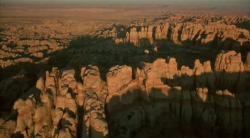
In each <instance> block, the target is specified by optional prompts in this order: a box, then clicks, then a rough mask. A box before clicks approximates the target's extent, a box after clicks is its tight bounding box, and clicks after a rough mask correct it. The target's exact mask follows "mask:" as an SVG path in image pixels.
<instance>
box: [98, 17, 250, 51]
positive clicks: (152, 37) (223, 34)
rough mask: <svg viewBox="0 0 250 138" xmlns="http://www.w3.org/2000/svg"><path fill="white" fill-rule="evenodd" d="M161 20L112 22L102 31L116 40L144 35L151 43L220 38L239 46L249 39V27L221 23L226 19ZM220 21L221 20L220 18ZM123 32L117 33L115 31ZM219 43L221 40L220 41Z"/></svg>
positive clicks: (207, 41)
mask: <svg viewBox="0 0 250 138" xmlns="http://www.w3.org/2000/svg"><path fill="white" fill-rule="evenodd" d="M172 18H173V17H172ZM172 18H170V19H167V20H163V21H162V22H161V23H160V24H157V23H154V22H153V23H151V24H150V25H144V24H131V25H129V26H122V29H120V28H121V27H120V26H119V25H118V26H114V28H113V29H111V30H110V31H105V32H103V33H102V35H103V36H105V37H112V38H113V39H114V40H115V42H117V43H124V42H126V43H133V44H134V45H136V46H138V45H140V40H142V39H148V40H149V42H150V43H151V44H153V43H154V42H155V41H157V40H170V41H172V42H173V43H174V44H176V45H182V44H186V43H188V42H191V43H192V44H200V45H209V44H210V45H212V44H213V45H215V44H216V43H219V42H223V43H225V45H229V44H230V45H232V46H234V47H237V46H242V45H244V43H246V42H249V41H250V33H249V30H247V29H243V28H240V27H237V25H235V24H230V23H225V22H226V21H225V20H226V19H222V20H219V21H214V22H205V20H206V18H205V17H200V18H204V19H201V20H199V18H198V17H197V18H194V21H182V19H183V18H181V19H179V20H177V21H176V20H173V19H172ZM223 21H224V22H223ZM121 33H122V34H124V35H119V34H121ZM220 45H221V44H220Z"/></svg>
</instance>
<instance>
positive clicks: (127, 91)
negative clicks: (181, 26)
mask: <svg viewBox="0 0 250 138" xmlns="http://www.w3.org/2000/svg"><path fill="white" fill-rule="evenodd" d="M239 56H240V54H238V53H236V52H234V51H230V52H228V53H222V54H219V55H218V56H217V60H216V61H218V62H216V64H215V70H214V71H213V69H212V67H211V63H210V61H206V62H204V63H201V62H200V60H196V61H195V63H194V68H193V69H191V68H189V67H187V66H182V67H181V69H178V67H177V61H176V59H175V58H169V59H167V60H165V59H157V60H155V61H154V62H153V63H144V64H143V66H142V68H137V69H136V71H135V76H134V75H133V70H132V68H131V67H129V66H126V65H124V66H115V67H112V68H111V69H110V70H109V72H108V73H107V75H106V78H107V82H105V81H103V80H102V79H101V77H100V72H99V69H98V67H97V66H87V67H83V68H81V71H80V72H81V73H80V76H79V77H77V76H78V74H76V72H75V70H73V69H68V70H63V71H60V70H59V69H58V68H53V69H52V71H51V72H46V73H45V75H43V76H41V77H40V78H39V79H38V80H37V83H36V89H37V91H39V92H38V93H37V94H33V95H30V96H29V97H28V98H26V99H19V100H17V101H16V102H15V105H14V107H13V108H14V110H16V111H17V113H18V116H17V120H16V126H15V130H13V129H12V128H11V127H10V128H6V131H4V132H5V133H11V131H12V134H14V135H17V134H19V135H23V136H24V137H33V136H35V137H80V136H83V137H108V136H110V137H133V136H142V135H149V136H150V135H151V136H157V135H158V136H159V134H153V132H152V133H151V131H146V130H147V129H150V128H152V127H154V126H155V125H158V127H157V130H155V132H157V131H158V129H159V131H160V129H163V130H166V131H168V135H170V134H171V135H173V136H177V135H180V134H181V135H189V134H190V133H193V132H192V131H191V130H189V131H191V132H188V133H189V134H183V133H185V132H182V131H181V130H180V132H176V133H175V132H171V131H169V130H170V129H171V128H172V129H175V130H179V129H178V127H179V126H176V125H177V124H178V123H177V122H181V124H182V125H181V127H184V129H185V126H186V125H191V128H192V129H195V128H196V127H201V129H202V131H206V134H207V133H209V136H214V135H216V134H218V133H223V134H225V135H227V136H229V135H231V136H232V135H236V134H243V130H246V131H245V132H244V135H246V136H249V133H248V132H249V131H248V130H250V126H249V124H250V122H249V121H250V120H249V119H248V116H249V114H250V110H249V106H250V103H249V98H247V97H249V93H248V89H247V88H246V87H244V86H245V85H246V84H245V83H247V80H248V79H249V78H250V76H249V74H247V73H245V72H244V68H241V67H242V65H243V64H242V61H241V60H240V58H239ZM229 63H230V64H229ZM219 71H223V73H224V76H225V75H229V76H230V74H228V73H236V74H237V75H241V76H242V75H243V73H245V74H244V76H245V77H244V78H242V79H241V81H233V82H231V80H227V79H225V78H224V76H222V75H221V74H217V72H219ZM76 78H81V80H79V79H76ZM222 79H223V83H221V84H219V86H221V85H225V87H228V89H226V88H225V89H224V88H223V87H224V86H223V87H218V83H219V82H221V80H222ZM227 81H230V85H233V86H237V87H240V89H231V88H230V87H229V86H228V83H227ZM246 95H247V97H246ZM166 116H167V117H166ZM159 119H161V120H159ZM159 121H160V122H159ZM174 121H177V122H174ZM193 121H195V122H197V123H194V122H193ZM215 128H216V129H215ZM155 129H156V128H155ZM144 130H145V131H144ZM224 132H225V133H224ZM2 135H4V134H2ZM192 135H195V134H192Z"/></svg>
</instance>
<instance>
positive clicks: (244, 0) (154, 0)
mask: <svg viewBox="0 0 250 138" xmlns="http://www.w3.org/2000/svg"><path fill="white" fill-rule="evenodd" d="M0 1H1V3H28V4H39V3H59V4H63V3H66V4H69V3H70V4H75V3H94V4H96V3H97V4H98V3H100V4H169V3H179V4H185V3H187V4H189V3H200V4H204V3H206V4H211V3H213V4H218V5H223V4H228V3H234V4H243V5H245V4H249V5H250V0H0Z"/></svg>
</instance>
